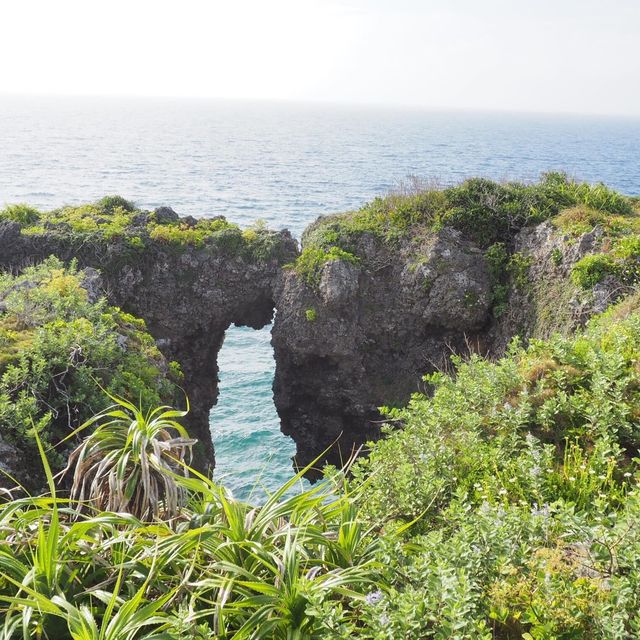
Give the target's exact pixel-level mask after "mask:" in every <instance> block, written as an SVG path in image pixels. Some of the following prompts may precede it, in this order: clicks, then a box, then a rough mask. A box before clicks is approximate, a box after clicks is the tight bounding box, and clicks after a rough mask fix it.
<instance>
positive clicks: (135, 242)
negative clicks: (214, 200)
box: [0, 196, 280, 262]
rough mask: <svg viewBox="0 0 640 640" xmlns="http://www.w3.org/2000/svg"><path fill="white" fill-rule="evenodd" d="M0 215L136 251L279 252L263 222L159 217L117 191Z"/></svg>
mask: <svg viewBox="0 0 640 640" xmlns="http://www.w3.org/2000/svg"><path fill="white" fill-rule="evenodd" d="M2 220H10V221H13V222H17V223H19V224H20V226H21V233H22V234H24V235H27V236H42V235H45V234H53V235H56V236H62V237H68V238H72V239H74V240H81V241H82V242H86V241H90V242H93V243H113V242H116V241H120V242H124V243H126V244H127V245H128V246H129V247H130V248H132V249H134V250H137V251H140V250H143V249H144V247H145V246H146V245H147V244H149V242H150V241H151V242H155V243H157V244H160V245H167V246H169V247H171V248H173V249H176V250H178V251H183V250H185V249H186V248H187V247H196V248H203V247H208V246H211V247H215V248H216V249H218V250H221V251H227V252H229V253H233V254H242V255H244V256H245V257H247V258H250V259H254V260H258V261H262V262H264V261H268V260H270V259H273V258H274V257H279V256H278V249H279V247H280V236H279V234H278V233H276V232H274V231H270V230H269V229H267V227H266V225H265V224H264V222H262V221H257V222H256V223H255V224H254V225H253V226H251V227H249V228H248V229H245V230H244V231H243V230H242V229H241V228H240V227H239V226H238V225H236V224H232V223H231V222H228V221H227V220H226V219H225V218H224V217H222V216H218V217H216V218H211V219H209V218H200V219H198V220H196V219H194V218H178V217H177V216H175V217H173V216H168V217H165V218H162V217H161V218H159V217H158V216H157V215H156V213H155V212H149V211H144V210H141V209H137V208H136V207H135V206H134V205H133V203H131V202H129V201H127V200H125V199H124V198H122V197H120V196H105V197H104V198H102V199H100V200H98V201H97V202H95V203H93V204H84V205H80V206H68V207H62V208H61V209H55V210H53V211H48V212H40V211H38V210H37V209H34V208H33V207H30V206H28V205H25V204H14V205H9V206H7V207H6V208H5V209H3V210H1V211H0V222H1V221H2Z"/></svg>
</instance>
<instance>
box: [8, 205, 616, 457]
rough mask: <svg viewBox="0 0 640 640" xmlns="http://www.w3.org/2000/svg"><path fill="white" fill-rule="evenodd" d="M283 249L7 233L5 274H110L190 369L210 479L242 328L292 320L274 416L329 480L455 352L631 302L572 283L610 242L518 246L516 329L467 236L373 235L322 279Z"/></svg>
mask: <svg viewBox="0 0 640 640" xmlns="http://www.w3.org/2000/svg"><path fill="white" fill-rule="evenodd" d="M154 215H155V220H157V221H158V222H160V223H167V224H175V223H177V224H179V225H182V226H183V227H184V228H192V227H193V225H194V224H195V223H196V221H194V220H193V219H184V218H182V219H178V218H177V215H176V214H175V212H173V211H172V210H171V209H168V208H161V209H158V210H156V212H154ZM144 224H145V220H141V225H142V227H144ZM318 224H322V221H320V222H319V223H315V225H314V226H317V225H318ZM271 240H272V242H270V244H269V245H268V246H269V247H270V249H269V251H268V252H267V253H266V254H262V255H261V256H260V257H259V258H256V257H255V256H251V255H248V254H247V253H246V252H243V251H239V250H238V245H237V244H231V245H229V246H228V247H225V246H224V245H220V244H217V245H210V244H206V243H205V244H204V246H201V247H195V246H181V247H176V246H172V245H171V244H167V243H166V242H160V241H152V240H150V238H149V237H148V236H147V237H146V238H145V242H144V243H143V245H142V246H137V245H133V244H132V243H131V242H128V241H126V240H118V241H108V242H104V241H102V242H90V241H88V240H87V238H86V236H82V235H79V234H73V233H68V234H60V233H50V234H49V233H45V234H40V235H35V236H31V235H25V234H22V233H21V231H20V226H19V225H18V224H16V223H12V222H2V223H0V267H2V268H11V269H18V268H20V267H22V266H24V265H25V264H28V263H32V262H37V261H39V260H41V259H43V258H45V257H47V256H48V255H50V254H54V255H57V256H59V257H60V258H62V259H64V260H71V259H76V260H77V261H78V262H79V264H80V266H83V267H87V266H89V267H94V268H96V269H98V270H99V271H100V273H101V278H102V280H101V281H102V282H103V283H104V290H105V292H106V294H107V297H108V299H109V301H110V303H111V304H115V305H118V306H120V307H122V308H123V309H125V310H126V311H128V312H130V313H132V314H134V315H136V316H139V317H141V318H143V319H144V320H145V321H146V323H147V326H148V329H149V331H150V332H151V334H152V335H153V336H154V337H155V339H156V340H157V343H158V346H159V347H160V348H161V350H162V352H163V354H164V355H165V356H166V357H167V358H168V359H169V360H177V361H178V362H179V363H180V364H181V366H182V369H183V371H184V374H185V384H184V387H185V392H186V393H187V395H188V396H189V399H190V402H191V413H190V416H189V418H188V423H187V426H188V428H189V430H190V432H191V433H192V434H193V435H194V436H195V437H197V438H198V439H199V440H200V442H201V449H200V452H199V463H200V466H201V467H206V466H207V464H210V463H212V462H213V459H214V456H213V453H214V452H213V446H212V443H211V436H210V431H209V418H208V416H209V411H210V409H211V407H212V406H213V405H214V404H215V402H216V398H217V394H218V388H217V374H218V366H217V354H218V351H219V349H220V347H221V345H222V341H223V339H224V333H225V331H226V329H227V328H228V327H229V325H230V324H232V323H235V324H238V325H246V326H251V327H255V328H260V327H262V326H264V325H266V324H268V323H269V322H271V319H272V317H273V313H274V309H275V310H276V316H275V323H274V327H273V332H272V336H273V338H272V342H273V346H274V351H275V358H276V376H275V381H274V401H275V404H276V408H277V410H278V413H279V415H280V418H281V424H282V430H283V432H284V433H286V434H288V435H291V436H292V438H293V439H294V440H295V442H296V445H297V452H298V453H297V463H298V465H300V466H305V465H307V464H308V463H310V462H311V461H313V460H314V459H316V458H317V457H318V456H321V457H320V460H319V461H318V466H321V464H322V463H323V462H324V461H329V462H332V463H334V464H340V463H341V462H343V461H345V460H347V459H348V458H349V456H350V455H351V453H352V451H353V450H354V449H357V448H358V447H359V446H360V445H362V444H363V443H364V442H366V441H367V440H369V439H375V438H376V437H377V436H378V435H379V432H380V425H381V419H382V416H381V413H380V412H379V410H378V408H379V407H380V406H381V405H385V406H401V405H404V404H405V403H406V402H407V400H408V399H409V397H410V395H411V393H413V392H415V391H417V390H419V389H420V388H421V387H422V376H423V375H424V374H426V373H429V372H431V371H434V370H438V369H447V368H448V367H449V366H450V356H451V354H452V353H467V352H469V351H477V352H480V353H482V354H483V355H494V356H495V355H500V354H502V353H503V352H504V350H505V349H506V347H507V345H508V343H509V342H510V340H511V339H512V337H513V336H514V335H520V336H523V337H525V338H526V337H529V336H535V337H546V336H547V335H549V334H550V333H552V332H553V331H561V332H568V331H570V330H572V329H574V328H575V327H576V326H579V325H580V324H582V323H584V322H585V320H586V319H587V318H588V317H589V316H590V315H592V314H593V313H594V312H596V311H598V310H603V309H604V308H605V307H606V306H607V304H609V303H610V302H612V301H613V300H615V298H616V297H617V296H619V295H620V293H621V290H620V286H619V283H617V282H615V280H613V279H611V278H608V279H605V280H603V281H602V282H600V283H599V284H598V285H597V286H596V287H595V288H593V290H591V291H589V292H583V291H579V290H578V289H577V288H576V287H575V286H574V285H573V283H572V281H571V277H570V275H571V271H572V268H573V266H574V265H575V263H576V262H577V261H578V260H580V259H581V258H582V257H584V256H585V255H587V254H589V253H593V252H595V251H598V250H600V247H601V244H602V241H603V237H602V231H601V230H600V229H599V228H598V227H596V228H595V229H594V230H593V231H592V232H590V233H587V234H584V235H582V236H580V237H578V238H575V237H568V236H563V234H562V233H561V232H560V231H558V229H556V228H555V227H554V226H553V225H552V224H551V223H549V222H547V223H543V224H540V225H538V226H535V227H529V228H525V229H523V230H521V231H520V232H519V233H517V234H516V235H515V236H514V237H513V242H512V245H511V246H509V247H508V250H509V251H508V253H509V255H510V256H514V255H517V256H519V259H520V262H519V263H518V264H520V266H521V267H522V269H521V270H520V271H519V273H518V274H517V275H516V274H514V273H513V272H510V275H509V276H508V277H507V281H506V283H504V282H503V283H502V284H503V285H504V286H505V287H507V288H508V293H507V295H506V298H505V304H504V305H503V306H504V309H503V311H502V312H501V313H500V314H498V313H497V310H496V307H495V288H496V280H495V273H493V271H492V267H491V265H490V264H489V261H488V259H487V253H486V251H483V250H481V249H480V248H478V247H477V246H476V245H475V244H474V243H473V242H471V241H469V240H468V239H466V238H465V237H464V236H463V235H462V234H461V233H460V232H459V231H456V230H454V229H451V228H444V229H441V230H438V231H434V230H433V228H432V229H431V230H429V229H427V228H413V227H412V228H411V229H410V230H409V232H407V233H404V234H403V235H401V236H400V237H397V238H395V239H394V240H391V241H390V240H389V239H388V238H386V239H383V237H381V236H380V234H375V233H370V232H366V231H365V232H359V233H358V234H355V235H354V236H353V237H352V238H351V239H350V240H349V241H350V242H352V243H353V245H352V246H351V247H350V251H352V253H353V256H355V259H354V260H344V259H342V260H341V259H328V261H326V263H325V264H324V265H323V266H322V268H321V269H320V272H319V273H317V274H314V277H313V278H312V279H310V278H309V277H308V275H305V274H304V273H301V272H300V270H296V269H293V268H284V269H283V268H282V266H283V265H285V264H287V263H290V262H293V261H294V260H295V258H296V256H297V255H298V248H297V243H296V241H295V240H294V239H293V238H292V237H291V236H290V234H289V233H288V232H286V231H284V232H281V233H280V234H277V235H274V234H272V235H271ZM504 273H507V271H505V272H504ZM88 278H89V280H90V281H89V282H87V283H86V286H87V288H88V290H90V291H93V290H94V289H96V287H99V283H100V279H98V278H97V277H93V276H92V272H89V275H88ZM98 294H99V292H96V291H93V294H92V295H94V296H95V295H98ZM0 445H2V443H1V442H0ZM0 449H1V446H0ZM327 449H328V451H327V452H326V453H324V454H323V452H325V450H327ZM321 454H322V455H321ZM6 455H7V456H9V457H10V455H11V454H10V452H7V454H6Z"/></svg>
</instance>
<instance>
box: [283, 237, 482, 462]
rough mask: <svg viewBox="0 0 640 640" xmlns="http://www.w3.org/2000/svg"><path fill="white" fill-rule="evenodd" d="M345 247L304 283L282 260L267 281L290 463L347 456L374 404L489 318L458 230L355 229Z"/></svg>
mask: <svg viewBox="0 0 640 640" xmlns="http://www.w3.org/2000/svg"><path fill="white" fill-rule="evenodd" d="M354 254H356V255H357V256H359V257H360V261H359V263H358V264H352V263H350V262H347V261H340V260H332V261H328V262H327V263H326V264H325V265H324V267H323V268H322V271H321V274H320V278H319V281H318V282H317V283H315V284H313V285H312V284H310V283H309V282H307V281H306V280H305V278H304V277H303V276H302V275H300V274H299V273H296V271H294V270H292V269H289V270H287V269H285V270H283V272H282V274H281V276H280V278H279V280H278V284H277V286H276V291H275V302H276V308H277V314H276V319H275V323H274V327H273V340H272V341H273V346H274V350H275V358H276V376H275V382H274V400H275V404H276V407H277V409H278V413H279V415H280V418H281V421H282V430H283V431H284V432H285V433H287V434H289V435H291V436H292V437H293V439H294V440H295V441H296V444H297V462H298V464H299V465H300V466H306V465H307V464H309V463H310V462H311V461H312V460H314V459H315V458H316V457H317V456H318V455H319V454H321V453H322V452H323V451H324V450H325V449H327V448H328V447H331V449H330V450H329V451H328V452H327V454H326V455H325V456H323V460H324V459H326V460H328V461H330V462H332V463H334V464H340V462H341V461H346V460H347V459H348V458H349V456H350V454H351V452H352V450H353V449H354V448H356V447H358V446H359V445H361V444H362V443H364V442H366V441H367V440H369V439H371V438H375V437H377V436H378V434H379V427H380V420H381V416H380V413H379V411H378V407H379V406H381V405H387V406H393V405H397V406H400V405H403V404H404V403H406V401H407V400H408V398H409V396H410V395H411V393H412V392H414V391H416V390H417V389H418V387H419V384H420V381H421V377H422V375H424V374H425V373H428V372H429V371H433V370H434V369H436V368H439V367H446V366H447V363H448V361H449V356H450V355H451V353H452V352H457V351H464V350H466V349H468V346H469V344H471V343H474V342H477V341H478V340H481V336H482V333H483V332H484V331H485V330H486V325H487V322H488V320H489V307H490V302H491V288H490V280H489V275H488V272H487V267H486V263H485V259H484V257H483V254H482V252H481V251H480V250H479V249H478V248H477V247H475V246H474V245H473V244H471V243H469V242H466V241H465V240H464V239H463V238H462V236H461V235H460V234H459V233H458V232H457V231H454V230H451V229H445V230H443V231H441V232H439V233H429V234H426V235H424V236H421V237H417V238H415V237H414V238H408V239H405V240H403V241H400V242H399V243H397V244H393V245H390V244H389V243H386V242H383V241H381V240H380V239H378V238H376V237H375V236H374V235H370V234H363V235H361V236H360V237H359V238H358V240H357V246H356V247H355V248H354ZM321 462H322V461H321ZM321 462H320V463H321Z"/></svg>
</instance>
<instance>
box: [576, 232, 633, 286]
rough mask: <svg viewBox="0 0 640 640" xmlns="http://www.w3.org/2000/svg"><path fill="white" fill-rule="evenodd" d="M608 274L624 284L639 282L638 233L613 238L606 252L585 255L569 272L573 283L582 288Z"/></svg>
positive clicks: (629, 284)
mask: <svg viewBox="0 0 640 640" xmlns="http://www.w3.org/2000/svg"><path fill="white" fill-rule="evenodd" d="M609 275H611V276H615V277H616V278H617V279H618V281H619V282H620V283H621V284H623V285H626V286H634V285H636V284H638V283H639V282H640V235H633V236H626V237H622V238H619V239H616V240H614V241H613V243H612V245H610V248H609V251H608V252H606V253H596V254H593V255H587V256H585V257H584V258H582V259H581V260H579V261H578V262H577V263H576V264H575V265H574V267H573V270H572V272H571V277H572V278H573V281H574V282H575V284H576V285H577V286H579V287H582V288H583V289H591V288H592V287H594V286H595V285H596V284H598V282H601V281H602V280H603V279H604V278H605V277H606V276H609Z"/></svg>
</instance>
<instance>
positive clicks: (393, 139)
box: [0, 96, 640, 500]
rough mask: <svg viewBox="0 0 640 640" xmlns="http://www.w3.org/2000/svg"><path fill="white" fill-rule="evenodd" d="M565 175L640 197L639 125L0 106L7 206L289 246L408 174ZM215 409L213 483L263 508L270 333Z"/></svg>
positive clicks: (287, 451)
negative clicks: (267, 229) (232, 228)
mask: <svg viewBox="0 0 640 640" xmlns="http://www.w3.org/2000/svg"><path fill="white" fill-rule="evenodd" d="M554 169H559V170H564V171H567V172H568V173H569V174H571V175H573V176H575V177H577V178H580V179H583V180H588V181H592V182H597V181H602V182H605V183H607V184H608V185H610V186H612V187H614V188H616V189H618V190H620V191H621V192H623V193H626V194H633V195H637V194H640V120H627V119H614V118H605V117H582V116H551V115H533V114H531V115H529V114H527V115H525V114H518V115H516V114H507V113H469V112H463V111H457V112H435V111H419V110H390V109H379V108H373V107H372V108H363V107H347V106H335V105H317V104H316V105H305V104H290V103H248V102H229V101H225V102H222V101H205V100H193V101H185V100H177V99H115V98H53V97H49V98H43V97H29V98H26V97H21V98H18V97H7V96H2V97H0V206H3V205H4V204H7V203H13V202H28V203H30V204H32V205H35V206H37V207H40V208H43V209H51V208H55V207H58V206H61V205H64V204H76V203H81V202H87V201H92V200H96V199H98V198H100V197H102V196H103V195H105V194H120V195H122V196H124V197H125V198H127V199H130V200H133V201H134V202H135V203H136V204H137V205H139V206H141V207H143V208H154V207H157V206H160V205H169V206H171V207H173V208H174V209H175V210H176V211H177V212H178V213H180V214H181V215H189V214H190V215H193V216H197V217H200V216H203V217H207V216H215V215H220V214H223V215H225V216H227V218H229V219H230V220H232V221H234V222H238V223H240V224H241V225H248V224H251V223H252V222H254V221H255V220H256V219H263V220H266V221H267V222H268V223H269V225H270V226H271V227H274V228H288V229H290V230H291V231H292V232H293V233H294V235H296V236H297V237H299V236H300V234H301V232H302V230H303V229H304V228H305V226H306V225H307V224H309V223H310V222H311V221H313V220H314V219H315V218H316V217H317V216H319V215H322V214H327V213H334V212H338V211H345V210H349V209H354V208H357V207H359V206H360V205H361V204H363V203H364V202H366V201H367V200H370V199H371V198H373V197H374V196H376V195H378V194H383V193H385V192H387V191H388V190H390V189H391V188H393V187H394V186H395V185H396V184H397V183H398V182H399V181H400V180H403V179H405V178H406V177H407V176H411V175H415V176H419V177H421V178H428V179H432V180H435V181H437V182H440V183H441V184H443V185H446V184H449V183H452V182H456V181H459V180H461V179H463V178H465V177H469V176H474V175H482V176H487V177H490V178H495V179H500V180H503V179H522V180H532V179H535V178H537V177H538V176H539V174H540V173H541V172H542V171H547V170H554ZM219 365H220V397H219V401H218V405H217V406H216V407H215V408H214V409H213V411H212V412H211V429H212V433H213V436H214V442H215V446H216V459H217V468H216V477H217V478H218V479H219V480H220V481H221V482H223V483H224V484H225V485H226V486H227V487H229V489H230V490H231V491H232V492H233V493H234V495H236V496H238V497H241V498H251V499H252V500H260V499H261V497H263V496H264V493H265V491H267V492H268V491H271V490H273V489H274V488H275V487H276V486H278V485H279V484H281V483H282V482H283V481H286V480H287V479H289V478H291V476H292V475H293V470H292V464H291V456H292V455H293V454H294V453H295V446H294V444H293V442H292V441H291V440H290V439H289V438H287V437H285V436H283V435H282V434H281V433H280V430H279V422H278V416H277V414H276V412H275V409H274V406H273V401H272V392H271V384H272V381H273V374H274V361H273V353H272V349H271V345H270V332H269V328H268V327H267V328H265V329H263V330H261V331H254V330H252V329H247V328H241V327H231V328H230V329H229V330H228V331H227V335H226V337H225V342H224V345H223V348H222V351H221V353H220V356H219Z"/></svg>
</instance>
